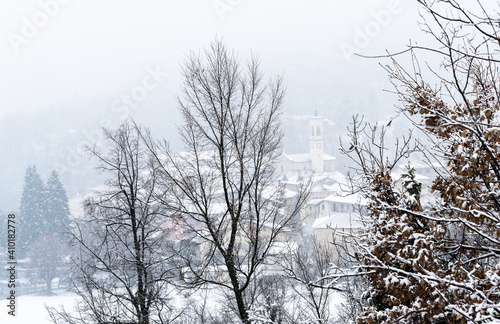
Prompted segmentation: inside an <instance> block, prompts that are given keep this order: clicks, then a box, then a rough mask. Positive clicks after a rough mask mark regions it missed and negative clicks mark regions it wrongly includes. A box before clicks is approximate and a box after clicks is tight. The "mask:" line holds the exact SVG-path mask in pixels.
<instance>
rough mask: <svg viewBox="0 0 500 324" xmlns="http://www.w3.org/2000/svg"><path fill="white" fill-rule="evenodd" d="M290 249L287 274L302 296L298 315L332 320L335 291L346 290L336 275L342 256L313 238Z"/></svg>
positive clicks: (319, 319)
mask: <svg viewBox="0 0 500 324" xmlns="http://www.w3.org/2000/svg"><path fill="white" fill-rule="evenodd" d="M332 233H334V231H333V230H332ZM290 252H291V253H290V254H289V255H288V256H287V257H285V258H284V260H283V267H284V269H285V274H286V276H287V277H288V278H290V279H291V280H292V282H291V284H292V289H293V291H294V292H295V295H296V296H298V297H299V298H300V301H299V302H298V305H301V307H299V308H300V312H299V314H298V315H297V317H299V318H307V319H308V320H309V322H310V323H328V322H329V321H330V320H331V318H332V316H331V312H330V307H331V305H330V304H331V301H332V298H331V297H332V294H333V293H334V291H337V292H340V291H342V289H341V288H338V287H337V284H338V281H339V280H338V279H337V278H336V277H335V275H334V274H336V273H338V271H336V269H335V268H336V267H334V262H335V261H336V260H337V259H338V255H337V251H336V249H335V247H334V246H333V245H332V244H330V243H327V244H325V243H322V242H319V241H318V240H316V239H315V238H313V239H312V242H310V243H309V244H306V245H304V246H301V247H299V248H297V249H293V250H291V251H290ZM338 278H340V276H339V277H338Z"/></svg>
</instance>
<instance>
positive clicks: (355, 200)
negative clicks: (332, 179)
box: [325, 193, 366, 205]
mask: <svg viewBox="0 0 500 324" xmlns="http://www.w3.org/2000/svg"><path fill="white" fill-rule="evenodd" d="M325 200H326V201H329V202H338V203H344V204H353V205H355V204H362V205H366V199H364V198H363V197H361V196H359V195H356V194H352V195H342V194H337V193H335V194H333V195H330V196H328V197H326V198H325Z"/></svg>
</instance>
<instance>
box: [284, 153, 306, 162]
mask: <svg viewBox="0 0 500 324" xmlns="http://www.w3.org/2000/svg"><path fill="white" fill-rule="evenodd" d="M282 155H283V156H284V157H285V158H287V159H288V160H290V161H292V162H295V163H304V162H309V161H311V155H310V154H309V153H300V154H286V153H283V154H282Z"/></svg>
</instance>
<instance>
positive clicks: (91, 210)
mask: <svg viewBox="0 0 500 324" xmlns="http://www.w3.org/2000/svg"><path fill="white" fill-rule="evenodd" d="M140 131H141V130H140V128H139V127H137V126H135V125H132V124H131V123H129V122H125V123H123V124H122V125H120V127H119V128H118V129H116V130H104V135H105V138H106V139H107V143H106V144H107V145H108V148H107V151H106V152H101V151H100V150H99V149H98V148H97V147H93V148H90V149H89V150H90V152H91V154H92V155H93V156H94V157H95V158H97V159H98V161H99V164H100V167H99V168H100V170H101V171H102V172H104V173H106V174H110V175H111V176H112V177H111V178H110V180H109V181H108V182H107V183H106V185H105V188H104V189H103V190H102V191H99V192H95V193H94V194H93V195H92V196H91V197H89V198H88V199H86V201H85V203H84V211H85V214H84V215H83V216H82V217H80V218H78V219H76V220H75V223H74V224H73V226H72V227H71V230H70V236H71V239H72V244H73V247H74V251H75V253H74V256H73V258H72V261H73V265H74V271H75V273H74V275H73V290H74V291H75V292H76V294H77V295H78V296H79V297H80V301H79V303H78V305H77V307H76V310H75V311H74V312H69V313H68V312H66V311H65V310H64V309H62V310H60V311H58V310H55V309H51V310H50V313H51V316H52V319H53V321H54V323H99V324H102V323H122V322H123V323H125V322H126V323H140V324H149V323H166V322H167V321H168V320H169V319H170V318H171V314H170V307H169V303H168V291H167V280H168V278H169V275H170V274H169V255H168V253H167V249H166V243H167V242H168V241H167V239H166V236H167V234H168V233H166V232H164V231H162V223H163V222H164V221H165V219H166V213H165V209H164V207H163V206H161V205H160V204H158V203H156V202H155V200H154V193H155V190H157V184H156V172H155V170H154V169H150V168H149V167H148V166H149V159H148V152H147V151H146V150H145V148H144V147H143V145H142V144H141V143H142V142H141V140H140V136H139V133H140Z"/></svg>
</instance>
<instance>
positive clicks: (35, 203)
mask: <svg viewBox="0 0 500 324" xmlns="http://www.w3.org/2000/svg"><path fill="white" fill-rule="evenodd" d="M45 197H46V189H45V185H44V184H43V181H42V179H41V178H40V175H39V174H38V172H37V170H36V166H34V165H33V166H29V167H28V169H27V170H26V176H25V178H24V188H23V193H22V196H21V206H20V214H19V226H18V227H17V229H18V233H19V236H18V247H19V249H18V257H19V258H23V257H25V256H26V252H27V251H28V249H29V247H30V246H31V244H32V243H33V242H34V241H35V240H36V239H37V238H38V237H39V236H40V235H41V234H42V233H44V232H45V228H46V227H47V225H46V221H45V215H46V207H45V202H44V201H45Z"/></svg>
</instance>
